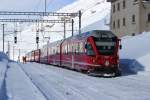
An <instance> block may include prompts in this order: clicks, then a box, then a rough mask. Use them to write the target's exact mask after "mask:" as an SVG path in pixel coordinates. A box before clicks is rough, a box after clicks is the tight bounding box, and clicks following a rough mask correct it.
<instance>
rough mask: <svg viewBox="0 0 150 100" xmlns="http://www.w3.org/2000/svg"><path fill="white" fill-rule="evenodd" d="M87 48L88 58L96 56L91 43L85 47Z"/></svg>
mask: <svg viewBox="0 0 150 100" xmlns="http://www.w3.org/2000/svg"><path fill="white" fill-rule="evenodd" d="M85 48H86V49H87V50H86V54H87V55H88V56H94V55H95V53H94V51H93V49H92V46H91V44H90V43H87V44H86V45H85Z"/></svg>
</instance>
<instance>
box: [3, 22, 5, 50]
mask: <svg viewBox="0 0 150 100" xmlns="http://www.w3.org/2000/svg"><path fill="white" fill-rule="evenodd" d="M2 27H3V52H5V46H4V42H5V24H2Z"/></svg>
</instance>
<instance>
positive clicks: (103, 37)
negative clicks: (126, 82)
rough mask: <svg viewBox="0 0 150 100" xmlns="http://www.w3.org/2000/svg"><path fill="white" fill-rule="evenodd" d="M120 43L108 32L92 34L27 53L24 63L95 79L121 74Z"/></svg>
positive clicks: (86, 33)
mask: <svg viewBox="0 0 150 100" xmlns="http://www.w3.org/2000/svg"><path fill="white" fill-rule="evenodd" d="M119 48H121V45H120V39H118V38H117V37H116V36H115V35H114V34H113V33H112V32H111V31H105V30H93V31H89V32H85V33H83V34H82V35H76V36H73V37H70V38H67V39H65V40H61V41H56V42H54V43H49V44H47V45H44V46H43V48H41V49H39V50H35V51H32V52H30V53H28V54H27V55H26V56H27V60H28V61H35V62H40V63H46V64H52V65H57V66H65V67H68V68H70V69H75V70H78V71H84V72H88V73H89V74H94V75H113V76H118V75H120V74H121V72H120V69H119V53H118V52H119Z"/></svg>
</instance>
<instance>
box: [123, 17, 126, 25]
mask: <svg viewBox="0 0 150 100" xmlns="http://www.w3.org/2000/svg"><path fill="white" fill-rule="evenodd" d="M123 26H126V19H125V18H123Z"/></svg>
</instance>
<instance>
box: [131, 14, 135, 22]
mask: <svg viewBox="0 0 150 100" xmlns="http://www.w3.org/2000/svg"><path fill="white" fill-rule="evenodd" d="M132 23H135V15H132Z"/></svg>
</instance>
